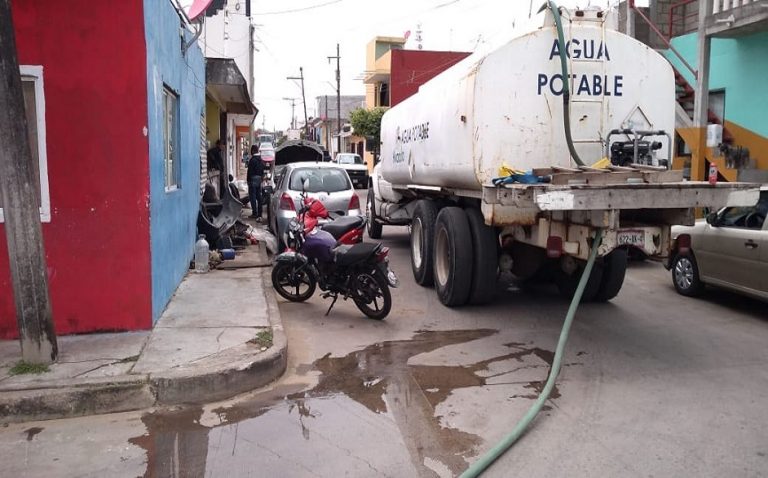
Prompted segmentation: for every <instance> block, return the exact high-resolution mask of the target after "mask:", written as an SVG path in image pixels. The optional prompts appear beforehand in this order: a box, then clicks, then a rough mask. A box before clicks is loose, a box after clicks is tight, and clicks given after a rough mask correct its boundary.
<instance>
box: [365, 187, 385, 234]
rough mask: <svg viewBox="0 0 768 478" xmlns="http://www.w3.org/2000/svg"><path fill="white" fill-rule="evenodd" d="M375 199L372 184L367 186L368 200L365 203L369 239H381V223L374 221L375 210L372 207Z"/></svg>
mask: <svg viewBox="0 0 768 478" xmlns="http://www.w3.org/2000/svg"><path fill="white" fill-rule="evenodd" d="M375 200H376V199H375V197H374V193H373V186H370V187H369V188H368V202H367V204H366V206H367V207H366V209H367V211H366V212H367V216H368V237H370V238H371V239H381V229H382V225H381V224H380V223H378V222H376V210H375V209H374V206H375V203H374V201H375Z"/></svg>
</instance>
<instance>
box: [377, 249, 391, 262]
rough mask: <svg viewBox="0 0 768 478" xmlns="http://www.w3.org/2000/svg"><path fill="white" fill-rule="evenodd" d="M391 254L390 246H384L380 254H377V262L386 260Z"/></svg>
mask: <svg viewBox="0 0 768 478" xmlns="http://www.w3.org/2000/svg"><path fill="white" fill-rule="evenodd" d="M388 255H389V247H383V248H382V249H381V250H380V251H379V253H378V254H376V262H384V261H386V260H387V256H388Z"/></svg>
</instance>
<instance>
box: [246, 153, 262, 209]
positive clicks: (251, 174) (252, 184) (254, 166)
mask: <svg viewBox="0 0 768 478" xmlns="http://www.w3.org/2000/svg"><path fill="white" fill-rule="evenodd" d="M263 177H264V161H262V159H261V155H260V154H259V146H258V145H257V144H254V145H253V146H251V159H249V160H248V177H247V179H248V196H249V197H250V201H251V211H252V214H251V217H254V218H256V221H257V222H261V202H262V200H261V180H262V178H263Z"/></svg>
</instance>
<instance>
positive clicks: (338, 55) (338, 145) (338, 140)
mask: <svg viewBox="0 0 768 478" xmlns="http://www.w3.org/2000/svg"><path fill="white" fill-rule="evenodd" d="M331 60H336V134H337V136H336V154H339V153H340V152H341V66H340V62H341V53H340V51H339V44H338V43H337V44H336V56H329V57H328V63H330V62H331Z"/></svg>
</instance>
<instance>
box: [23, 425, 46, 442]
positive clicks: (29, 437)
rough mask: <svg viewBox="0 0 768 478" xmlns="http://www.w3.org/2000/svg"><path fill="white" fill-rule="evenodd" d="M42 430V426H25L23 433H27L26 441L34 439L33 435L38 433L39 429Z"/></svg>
mask: <svg viewBox="0 0 768 478" xmlns="http://www.w3.org/2000/svg"><path fill="white" fill-rule="evenodd" d="M43 430H44V428H43V427H32V428H27V429H26V430H24V433H26V434H27V441H32V440H34V439H35V436H36V435H37V434H38V433H40V432H41V431H43Z"/></svg>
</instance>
